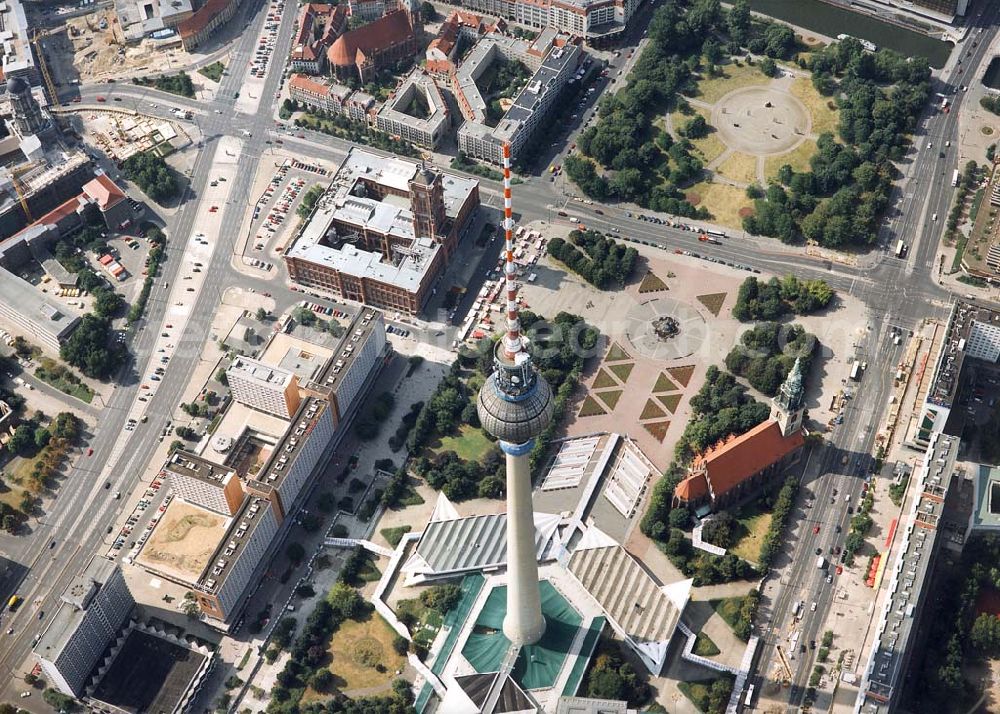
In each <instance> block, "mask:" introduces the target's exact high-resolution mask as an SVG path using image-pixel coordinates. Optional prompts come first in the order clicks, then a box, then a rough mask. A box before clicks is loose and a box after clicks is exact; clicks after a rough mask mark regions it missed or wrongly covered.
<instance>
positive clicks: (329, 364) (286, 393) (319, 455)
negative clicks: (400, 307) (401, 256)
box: [135, 309, 389, 623]
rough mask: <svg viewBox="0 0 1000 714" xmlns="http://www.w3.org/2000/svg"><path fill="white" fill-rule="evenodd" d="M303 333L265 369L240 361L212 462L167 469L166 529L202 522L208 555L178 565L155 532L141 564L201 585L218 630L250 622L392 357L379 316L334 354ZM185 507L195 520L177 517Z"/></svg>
mask: <svg viewBox="0 0 1000 714" xmlns="http://www.w3.org/2000/svg"><path fill="white" fill-rule="evenodd" d="M294 328H295V323H294V321H293V320H291V319H290V318H286V321H285V323H283V324H282V325H281V326H280V329H279V330H278V331H276V332H275V333H274V334H273V335H272V336H271V339H270V340H269V341H268V343H267V344H266V345H265V347H264V348H263V350H262V351H261V355H260V357H259V359H257V360H247V359H246V358H240V360H238V362H239V364H234V367H233V368H231V369H230V372H229V380H230V386H231V387H233V396H234V399H233V401H232V402H231V403H230V405H229V407H228V409H227V410H226V412H224V414H223V416H222V419H221V420H220V422H219V424H218V426H217V429H216V432H215V435H214V437H213V440H212V442H211V445H210V446H206V447H203V450H204V451H205V452H207V454H201V455H199V454H194V453H189V452H186V451H177V452H174V453H173V454H172V455H171V456H170V458H169V459H168V461H167V463H166V464H164V467H163V472H162V475H163V476H165V477H167V478H169V479H170V484H171V487H172V488H173V490H174V493H175V494H176V495H177V496H178V498H177V499H175V500H174V501H173V502H172V503H171V504H170V506H168V508H167V511H166V512H165V513H164V514H163V516H162V518H161V523H166V522H173V519H175V518H191V517H197V520H198V523H199V524H200V525H199V527H200V528H201V529H202V531H201V533H200V535H199V536H198V538H199V545H200V546H201V547H202V548H203V549H205V550H204V553H205V555H204V556H202V557H201V559H200V560H199V559H198V558H185V559H181V560H178V559H177V558H176V557H175V556H174V555H173V554H172V551H171V550H170V548H171V546H170V545H169V543H167V544H166V545H164V543H163V540H162V539H160V538H158V537H157V533H156V531H154V532H153V534H152V536H151V537H150V540H149V544H150V545H147V549H149V548H151V547H152V546H155V547H152V552H149V553H147V552H146V551H143V552H141V553H140V554H139V555H138V556H137V557H136V560H135V562H136V563H137V564H138V565H140V566H141V567H144V568H146V569H147V570H149V571H150V572H152V573H155V574H156V575H157V576H159V577H163V578H165V579H168V580H171V581H173V582H177V583H180V584H182V585H184V586H186V587H190V588H191V589H192V590H193V591H194V592H195V595H196V598H197V601H198V603H199V606H200V608H201V610H202V612H203V613H204V614H205V615H206V616H207V617H208V618H209V619H210V621H212V622H215V623H230V622H233V621H234V620H235V619H236V618H238V617H239V614H240V613H241V612H242V609H243V607H244V605H245V603H246V601H247V597H248V594H249V592H250V591H251V590H252V585H253V583H254V582H256V580H257V579H258V578H259V575H260V573H261V572H262V571H263V569H264V568H266V567H267V563H268V562H269V561H270V556H271V554H273V553H274V552H276V549H277V548H279V547H280V545H281V541H282V539H283V537H284V535H285V533H287V531H288V527H289V524H290V523H292V522H294V520H295V519H294V518H288V516H291V515H293V514H294V513H295V512H296V511H297V510H298V508H299V507H300V506H301V504H302V502H304V500H305V498H306V493H307V492H308V491H309V489H310V485H311V483H312V482H313V479H315V478H316V474H317V473H318V471H319V470H320V469H319V468H318V467H319V466H320V465H321V463H322V461H323V458H324V456H325V455H328V454H330V453H331V451H332V450H333V449H335V448H336V446H337V444H338V443H339V441H340V439H341V438H342V437H343V435H344V433H345V432H346V431H347V429H348V428H349V426H350V424H351V419H352V418H353V415H354V414H355V413H356V411H357V406H358V404H359V403H360V402H361V396H362V394H363V392H364V391H365V390H366V389H368V388H370V386H371V384H372V383H373V381H374V378H375V375H377V374H378V372H379V369H380V367H381V365H382V364H383V363H384V359H385V356H386V352H387V350H388V349H389V347H388V344H387V342H386V337H385V325H384V322H383V318H382V314H381V313H380V312H378V311H376V310H372V309H366V310H364V311H363V312H362V314H360V315H358V316H357V317H356V318H355V319H354V320H353V321H352V323H351V324H350V325H349V327H348V329H347V330H346V332H345V334H344V336H343V337H342V338H341V339H340V340H339V342H338V343H337V344H336V347H334V348H331V347H329V346H327V345H326V344H325V343H324V344H321V343H318V342H312V341H308V340H305V339H303V338H301V337H298V336H296V335H295V334H294ZM263 370H269V371H268V372H267V374H264V373H263ZM292 387H294V389H295V392H296V394H295V398H291V397H290V394H291V392H290V390H291V388H292ZM292 404H295V405H297V406H296V407H295V409H294V410H293V411H291V413H289V414H287V415H286V414H284V413H282V412H284V409H285V407H284V406H281V405H289V406H290V405H292ZM262 406H263V407H264V408H261V407H262ZM275 407H276V408H275ZM276 412H279V413H276ZM175 508H182V509H186V510H184V511H183V512H182V513H178V514H177V515H173V509H175ZM220 516H221V518H220Z"/></svg>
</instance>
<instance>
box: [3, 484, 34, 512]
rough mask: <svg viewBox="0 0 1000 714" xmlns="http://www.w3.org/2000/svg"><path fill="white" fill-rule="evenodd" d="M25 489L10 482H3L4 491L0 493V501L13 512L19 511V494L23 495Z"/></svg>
mask: <svg viewBox="0 0 1000 714" xmlns="http://www.w3.org/2000/svg"><path fill="white" fill-rule="evenodd" d="M25 491H27V489H25V488H22V487H21V486H19V485H17V484H16V483H13V482H11V481H5V482H4V490H3V491H2V492H0V501H2V502H3V503H6V504H7V505H8V506H10V507H11V508H13V509H14V510H17V511H20V510H21V498H22V496H21V494H23V493H24V492H25Z"/></svg>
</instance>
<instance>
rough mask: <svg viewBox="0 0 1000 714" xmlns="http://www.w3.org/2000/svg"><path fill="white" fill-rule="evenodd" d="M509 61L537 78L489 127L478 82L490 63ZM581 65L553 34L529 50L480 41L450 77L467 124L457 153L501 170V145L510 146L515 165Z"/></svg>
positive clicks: (578, 55) (501, 40)
mask: <svg viewBox="0 0 1000 714" xmlns="http://www.w3.org/2000/svg"><path fill="white" fill-rule="evenodd" d="M510 59H515V60H517V61H521V62H524V63H525V64H526V65H527V66H528V67H529V68H531V69H533V70H534V72H535V73H534V75H533V76H532V77H531V79H530V80H529V81H528V83H527V85H526V86H525V87H524V89H522V90H521V92H520V93H519V94H518V95H517V97H516V98H515V100H514V103H513V105H511V106H510V108H509V109H508V110H507V112H506V113H505V114H504V116H503V118H502V119H500V121H499V122H497V124H496V126H490V124H489V123H488V120H487V114H486V101H485V100H484V99H483V97H482V95H481V94H480V92H479V87H478V85H477V80H478V79H479V77H480V76H481V75H482V74H483V72H485V71H486V69H487V68H488V67H489V66H490V64H491V63H493V62H497V61H503V60H510ZM582 59H583V52H582V51H581V49H580V48H579V46H577V45H575V44H572V43H571V42H570V38H569V36H567V35H560V34H558V33H556V32H555V31H554V30H551V29H547V30H544V31H543V32H542V33H540V34H539V36H538V38H537V39H536V40H535V41H534V42H532V43H530V44H529V43H527V42H523V41H521V40H515V39H512V38H509V37H495V36H491V37H486V38H484V39H482V40H481V41H480V42H479V44H478V45H476V47H475V48H474V49H473V51H472V52H470V53H469V56H468V57H467V58H466V59H465V61H464V62H463V63H462V65H461V66H460V67H459V68H458V71H457V72H455V73H454V74H453V75H452V89H453V91H454V93H455V97H456V99H457V100H458V105H459V107H460V109H461V110H462V114H463V115H464V116H465V119H466V122H465V124H463V125H462V126H461V127H460V128H459V130H458V148H459V149H461V150H462V151H463V152H464V153H465V154H467V155H468V156H472V157H474V158H477V159H483V160H485V161H489V162H491V163H494V164H500V163H502V162H503V145H504V144H507V143H509V144H510V150H511V157H512V158H513V159H515V160H516V159H517V158H518V156H519V155H520V154H521V152H522V151H523V150H524V148H525V147H526V146H527V145H528V144H529V143H530V141H531V139H532V138H533V137H534V135H535V132H536V131H537V129H538V127H539V126H541V125H542V124H543V123H544V121H545V119H546V118H547V117H548V116H549V115H550V114H551V112H552V108H553V107H554V106H555V104H556V102H557V100H558V99H559V96H560V95H561V94H562V91H563V89H564V88H565V87H566V85H567V84H568V83H569V80H570V79H571V78H572V77H573V73H574V72H576V71H577V67H578V66H579V64H580V62H581V61H582Z"/></svg>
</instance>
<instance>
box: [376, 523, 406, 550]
mask: <svg viewBox="0 0 1000 714" xmlns="http://www.w3.org/2000/svg"><path fill="white" fill-rule="evenodd" d="M410 530H411V527H410V526H395V527H393V528H383V529H382V530H380V531H379V533H381V534H382V537H383V538H385V541H386V543H388V544H389V545H390V546H391V547H393V548H395V547H396V546H397V545H399V541H401V540H403V536H405V535H406V534H407V533H409V532H410Z"/></svg>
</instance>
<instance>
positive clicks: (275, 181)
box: [243, 161, 328, 271]
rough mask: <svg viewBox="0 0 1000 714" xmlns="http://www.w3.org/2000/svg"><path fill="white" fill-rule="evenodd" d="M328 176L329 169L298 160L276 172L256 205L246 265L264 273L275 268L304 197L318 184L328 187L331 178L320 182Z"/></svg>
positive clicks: (286, 163)
mask: <svg viewBox="0 0 1000 714" xmlns="http://www.w3.org/2000/svg"><path fill="white" fill-rule="evenodd" d="M325 175H326V170H325V169H321V168H318V167H314V166H308V165H305V164H301V163H299V162H298V161H287V162H285V163H284V164H282V165H281V166H279V167H278V168H277V169H276V170H275V172H274V174H273V175H272V176H271V178H270V179H269V180H268V181H267V184H266V185H265V186H264V189H263V191H262V192H261V194H260V196H259V197H258V198H257V201H256V203H254V206H253V214H252V216H251V220H250V228H249V233H250V235H249V240H248V241H247V245H246V249H245V250H244V252H243V262H244V264H246V265H249V266H252V267H255V268H260V269H261V270H264V271H271V270H273V269H274V267H275V266H274V258H275V257H277V256H280V254H281V253H282V252H283V251H284V249H285V246H286V244H287V242H288V241H289V240H290V239H291V237H292V231H293V230H294V228H295V226H296V220H295V213H296V211H297V210H298V207H299V205H300V204H301V202H302V197H303V195H304V194H305V193H306V191H308V190H309V189H310V188H311V187H312V186H314V185H316V184H320V183H322V184H324V185H325V183H326V182H327V181H328V179H327V180H324V179H323V178H320V179H319V180H317V177H320V176H325ZM259 185H260V184H259V183H258V186H259Z"/></svg>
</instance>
